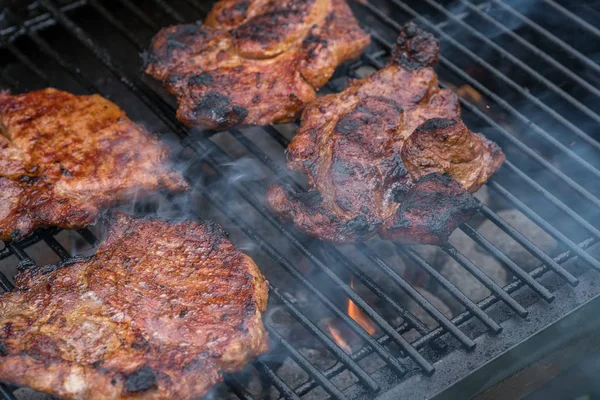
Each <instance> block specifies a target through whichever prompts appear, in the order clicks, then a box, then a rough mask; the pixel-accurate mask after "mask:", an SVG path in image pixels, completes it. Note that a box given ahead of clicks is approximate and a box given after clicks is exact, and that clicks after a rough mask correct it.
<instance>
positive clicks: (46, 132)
mask: <svg viewBox="0 0 600 400" xmlns="http://www.w3.org/2000/svg"><path fill="white" fill-rule="evenodd" d="M169 157H170V152H169V149H168V147H166V146H165V145H162V144H160V142H159V141H158V140H156V139H155V138H154V137H153V136H152V135H151V134H150V133H149V132H148V131H147V130H146V129H144V128H143V127H142V126H140V125H137V124H135V123H133V122H132V121H131V120H130V119H129V118H127V116H126V115H125V113H124V112H123V110H121V109H120V108H119V107H117V106H116V105H115V104H113V103H111V102H110V101H108V100H106V99H104V98H102V97H100V96H98V95H92V96H76V95H73V94H70V93H67V92H62V91H59V90H56V89H44V90H39V91H35V92H31V93H25V94H19V95H10V94H9V93H7V92H0V240H5V241H6V240H17V239H21V238H23V237H25V236H27V235H29V234H30V233H31V232H33V231H34V230H35V229H36V228H37V227H43V226H59V227H61V228H75V227H82V226H85V225H88V224H90V223H93V222H94V221H95V220H96V218H97V216H98V213H99V210H100V209H102V208H105V207H109V206H111V205H114V204H115V203H117V202H120V201H123V200H127V199H131V198H133V197H134V196H136V195H138V194H139V193H140V192H146V191H154V190H157V189H163V188H164V189H168V190H172V191H175V192H177V191H182V190H185V189H187V183H186V182H185V181H184V179H183V177H182V176H181V175H180V174H179V173H177V172H175V171H173V170H172V169H171V166H170V164H169Z"/></svg>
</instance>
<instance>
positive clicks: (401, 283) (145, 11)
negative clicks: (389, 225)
mask: <svg viewBox="0 0 600 400" xmlns="http://www.w3.org/2000/svg"><path fill="white" fill-rule="evenodd" d="M9 3H10V4H9ZM361 3H362V2H357V3H353V4H352V8H353V10H354V12H355V15H356V16H357V18H358V19H359V20H360V22H361V24H362V26H363V27H364V28H365V29H366V30H368V32H369V33H370V34H371V35H372V45H371V46H370V48H369V49H368V51H367V53H366V54H365V55H363V56H362V57H361V59H360V60H357V61H355V62H352V63H349V64H347V65H344V66H342V67H341V68H340V69H339V71H338V72H337V73H336V75H335V76H334V78H333V79H332V80H331V81H330V83H329V84H328V85H327V87H326V88H324V89H323V90H322V92H324V93H327V92H337V91H340V90H342V89H343V88H344V87H345V85H346V83H347V80H348V79H349V78H357V77H361V76H364V75H365V74H366V73H368V72H370V71H372V70H373V69H374V68H380V67H381V66H382V65H383V64H384V62H385V60H386V57H387V56H388V54H389V50H390V47H391V45H392V44H393V42H394V40H395V37H396V35H397V32H398V31H399V29H400V26H401V24H403V23H404V22H407V21H409V20H414V21H415V22H417V23H418V24H419V25H420V26H421V27H422V28H424V29H427V30H429V31H431V32H432V33H434V34H435V36H436V37H437V38H438V39H439V40H440V43H441V46H442V57H441V58H440V63H439V65H438V67H437V68H436V70H437V72H438V74H439V76H440V85H441V86H443V87H448V88H452V89H453V90H455V91H456V92H457V93H458V94H459V95H460V96H461V106H462V109H463V119H464V121H465V123H466V124H467V125H468V126H469V127H470V128H471V129H472V130H473V131H476V132H477V131H479V132H482V133H484V134H485V135H486V136H487V137H488V138H490V139H492V140H494V141H496V142H497V143H499V144H500V145H501V147H502V148H503V150H504V151H505V153H506V154H507V161H506V163H505V165H504V167H503V168H502V170H501V171H500V172H499V173H498V174H497V175H496V176H495V177H494V178H493V179H492V180H491V181H490V182H489V183H488V185H486V187H485V188H483V189H482V190H480V192H478V194H477V197H478V198H479V199H480V200H481V201H482V202H483V203H484V206H483V207H482V212H481V215H480V216H478V217H477V218H474V219H473V220H472V221H470V222H469V223H468V224H465V225H463V226H462V227H461V228H460V229H459V230H457V232H455V233H454V234H453V235H452V237H451V240H450V243H449V244H447V245H445V246H442V247H441V248H434V247H431V246H413V247H407V246H400V245H393V244H390V243H384V242H382V241H380V240H378V239H373V240H371V241H369V242H368V243H366V244H359V245H355V246H333V245H330V244H327V243H323V242H320V241H318V240H311V239H310V238H307V237H305V236H304V235H303V234H301V233H299V232H297V231H296V230H295V229H294V228H293V227H291V226H284V225H282V224H281V223H279V222H278V221H277V220H276V219H275V218H274V217H273V216H272V215H271V214H270V213H269V212H268V210H267V209H266V208H265V206H264V201H263V200H264V194H265V191H266V189H267V188H268V185H269V184H270V183H272V182H274V181H275V179H286V180H289V181H290V182H292V184H294V185H298V186H302V185H303V184H304V182H302V179H301V178H299V177H298V176H290V175H288V173H287V172H286V169H285V166H284V162H283V161H284V159H283V149H284V148H285V146H287V144H288V143H289V140H290V138H291V137H293V134H294V132H295V129H296V128H297V125H296V124H289V125H286V126H274V127H264V128H244V129H232V130H229V131H227V132H222V133H214V132H200V131H197V130H192V129H188V128H186V127H184V126H182V125H181V124H179V122H178V121H177V120H176V119H175V104H174V101H173V99H172V98H171V96H169V95H168V94H166V93H165V92H164V91H163V90H162V88H161V87H160V84H158V83H157V82H155V81H153V80H152V79H151V78H148V77H145V76H143V74H142V73H141V64H142V60H141V57H140V53H142V52H143V51H144V50H145V49H146V48H147V47H148V45H149V43H150V39H151V37H152V35H153V34H154V33H156V32H157V31H158V30H159V29H160V28H161V27H164V26H167V25H170V24H175V23H182V22H190V21H194V20H202V19H203V17H204V15H205V14H206V12H207V11H208V10H209V9H210V7H211V3H210V2H203V1H194V0H188V1H184V0H178V1H172V2H166V1H164V0H152V1H146V2H133V1H130V0H80V1H68V0H61V1H56V0H40V1H36V2H32V3H26V4H23V2H19V1H13V2H7V5H6V6H3V7H2V12H1V14H0V60H2V62H1V68H0V88H6V89H10V90H11V91H14V92H25V91H29V90H34V89H38V88H43V87H46V86H53V87H56V88H58V89H62V90H68V91H72V92H74V93H77V94H84V93H90V92H97V93H100V94H102V95H103V96H105V97H107V98H109V99H110V100H112V101H113V102H115V103H117V104H118V105H119V106H120V107H122V108H123V109H124V110H125V111H126V112H127V113H128V115H129V116H130V117H131V119H133V120H134V121H139V122H141V123H144V124H145V125H146V126H148V127H149V128H150V129H151V130H153V131H156V132H160V133H162V134H163V137H164V139H165V140H166V141H167V142H168V143H170V144H172V146H173V148H174V149H175V150H176V151H175V152H174V154H176V155H177V162H178V163H179V165H180V167H181V168H182V169H183V170H184V172H185V175H186V177H187V179H188V180H189V181H190V183H192V184H193V185H194V191H193V193H192V194H191V195H190V196H189V197H185V198H172V197H170V196H168V195H162V194H161V195H158V196H157V197H156V198H152V199H146V200H144V202H143V204H142V203H138V204H135V205H125V206H124V207H125V208H126V209H127V210H128V211H132V212H138V213H147V212H151V213H158V214H159V215H163V216H169V217H173V218H178V217H179V218H181V217H189V216H190V215H191V216H194V217H198V218H202V219H214V220H217V221H219V222H220V223H221V224H222V225H223V226H224V227H225V229H226V230H227V231H228V232H230V233H231V236H232V239H233V241H234V242H235V243H237V244H238V245H239V246H240V247H241V248H243V249H244V250H245V251H246V252H248V254H250V255H251V256H252V257H253V258H254V259H255V260H256V262H257V264H258V265H259V266H260V267H261V270H262V271H263V273H264V274H265V276H266V277H267V279H268V280H269V281H270V303H269V311H268V312H267V314H266V316H265V320H266V326H267V329H268V330H269V332H270V335H271V339H272V350H271V352H270V353H269V354H267V355H265V356H264V357H262V358H261V359H259V360H258V361H256V362H254V363H252V364H251V365H249V366H248V367H247V368H246V369H245V370H244V371H242V372H241V373H238V374H235V375H230V376H227V377H226V379H225V384H224V385H221V387H218V388H216V389H215V391H214V393H213V394H214V396H215V398H222V397H223V398H228V396H230V397H231V398H236V397H235V396H237V397H239V398H241V399H253V398H256V399H262V398H279V397H283V398H289V399H298V398H303V399H320V398H328V397H330V398H335V399H345V398H348V399H367V398H373V397H376V396H379V395H381V397H382V398H386V397H387V398H397V397H396V395H397V394H398V393H402V395H403V396H405V397H406V398H413V396H421V397H424V396H432V395H434V394H435V393H437V392H439V391H440V390H442V389H443V388H445V387H446V386H448V385H450V384H451V383H453V382H455V381H457V380H459V379H460V378H462V377H464V376H465V375H467V374H468V373H469V371H470V370H472V369H475V368H477V367H479V366H481V365H483V364H484V363H485V362H488V361H489V360H491V359H492V358H494V357H496V356H497V355H499V354H501V353H502V352H503V351H505V350H506V349H508V348H509V347H511V346H513V345H515V344H517V343H519V342H522V341H523V340H525V339H526V338H528V337H529V336H531V335H532V334H533V333H535V332H537V331H538V330H540V329H541V328H542V327H544V326H546V325H547V324H550V323H552V322H555V321H557V320H558V319H560V318H561V317H563V316H564V315H566V314H567V313H568V312H570V311H571V310H573V309H575V308H576V307H577V306H579V305H582V304H584V303H586V302H588V301H590V300H591V299H593V298H595V297H596V296H598V295H599V294H600V285H598V283H599V282H598V281H599V277H598V274H597V273H596V272H595V271H594V270H600V261H599V259H600V258H599V253H600V252H599V251H597V249H596V248H597V246H594V245H595V244H596V242H597V240H598V239H600V231H599V230H598V222H599V218H598V217H599V212H600V198H599V196H600V184H599V183H600V180H599V177H600V157H599V154H600V142H599V141H598V139H599V137H600V130H599V129H598V126H599V125H598V122H600V115H599V112H600V102H598V101H597V98H598V97H600V89H598V83H599V82H600V65H599V64H598V61H599V60H598V57H599V56H598V55H599V54H600V40H598V39H600V30H598V29H597V28H595V26H594V25H595V21H597V20H598V17H600V15H599V14H600V11H598V10H596V9H594V8H592V6H590V5H588V4H587V2H584V1H576V2H563V5H561V4H558V3H557V2H555V1H554V0H537V1H527V2H514V1H501V0H489V1H478V0H473V1H472V0H459V1H442V0H438V1H434V0H424V1H399V0H371V1H369V2H366V3H365V4H361ZM0 4H2V3H1V2H0ZM584 38H585V39H584ZM92 230H93V231H94V232H92V231H90V230H81V231H77V232H65V231H62V232H60V231H58V230H53V229H49V230H43V231H39V232H37V233H36V234H35V235H33V236H32V237H30V238H28V239H26V240H24V241H22V242H20V243H6V244H4V246H3V247H0V271H1V273H0V285H1V286H2V289H3V290H4V291H8V290H11V288H12V283H11V282H12V276H13V275H14V274H15V273H16V271H17V270H18V269H23V268H27V267H29V266H31V265H33V264H35V263H37V264H45V263H52V262H57V261H58V260H59V259H66V258H69V257H71V256H72V255H73V254H76V253H78V252H82V251H87V249H89V246H90V245H93V244H94V243H95V242H96V240H97V239H96V236H98V235H99V234H100V233H101V230H100V229H97V228H96V229H92ZM0 246H2V245H0ZM52 253H53V254H52ZM348 299H349V300H351V302H352V303H349V301H348ZM352 304H353V305H354V307H353V308H354V309H356V308H358V309H360V313H361V315H362V316H363V317H365V316H366V317H368V318H364V319H366V320H370V321H371V323H372V326H366V324H365V323H364V322H363V323H359V322H357V321H355V319H353V318H352V317H350V316H349V315H348V311H349V308H350V306H351V305H352ZM367 323H368V322H367ZM336 335H337V336H338V337H337V338H336ZM340 337H341V338H342V339H341V340H342V341H343V342H340ZM338 343H339V344H338ZM423 376H428V377H427V378H424V379H422V377H423ZM16 389H17V388H14V387H9V386H6V385H4V386H1V387H0V392H1V393H2V396H3V398H5V399H14V398H15V395H14V394H13V391H14V390H16ZM392 389H393V390H392ZM390 390H392V391H390ZM16 393H17V394H18V395H19V396H22V395H23V393H22V392H20V391H17V392H16ZM19 393H20V394H19ZM386 393H387V394H386ZM394 393H396V395H395V394H394Z"/></svg>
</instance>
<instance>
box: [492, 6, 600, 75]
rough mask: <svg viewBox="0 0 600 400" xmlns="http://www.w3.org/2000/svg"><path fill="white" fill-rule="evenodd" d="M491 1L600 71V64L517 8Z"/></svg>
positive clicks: (591, 67)
mask: <svg viewBox="0 0 600 400" xmlns="http://www.w3.org/2000/svg"><path fill="white" fill-rule="evenodd" d="M491 1H493V2H494V3H495V4H497V5H499V6H500V7H502V8H503V9H505V10H506V11H508V12H509V13H510V14H512V15H514V16H515V17H517V18H518V19H520V20H521V21H523V22H525V23H526V24H527V25H529V27H531V28H532V29H534V30H535V31H536V32H538V33H539V34H541V35H543V36H544V37H545V38H546V39H548V40H550V41H552V42H553V43H554V44H556V45H558V46H559V47H560V48H562V49H563V50H565V51H567V52H568V53H570V54H571V55H572V56H573V57H574V58H576V59H578V60H579V61H581V62H582V63H584V64H585V65H586V66H587V67H589V68H590V69H592V70H594V71H596V72H598V73H600V66H598V64H596V63H594V62H593V61H592V60H590V59H589V58H588V57H586V56H585V55H583V54H582V53H581V52H579V51H577V50H576V49H575V48H573V47H572V46H571V45H569V44H567V43H566V42H564V41H563V40H561V39H559V38H558V37H557V36H555V35H554V34H552V33H551V32H549V31H547V30H546V29H544V28H542V27H541V26H540V25H538V24H537V23H535V22H534V21H532V20H531V19H529V18H528V17H526V16H525V15H523V14H521V13H520V12H518V11H517V10H515V9H514V8H512V7H511V6H509V5H508V4H505V3H503V2H501V1H498V0H491ZM579 20H580V21H582V22H584V23H585V21H583V20H581V19H579ZM582 25H583V26H585V24H582Z"/></svg>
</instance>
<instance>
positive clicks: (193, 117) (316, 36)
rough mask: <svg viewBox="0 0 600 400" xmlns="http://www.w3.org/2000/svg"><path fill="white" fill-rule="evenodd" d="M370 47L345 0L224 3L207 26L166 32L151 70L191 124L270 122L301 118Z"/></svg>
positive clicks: (154, 50) (155, 46)
mask: <svg viewBox="0 0 600 400" xmlns="http://www.w3.org/2000/svg"><path fill="white" fill-rule="evenodd" d="M368 44H369V37H368V35H366V34H365V33H364V32H363V31H362V30H361V29H360V28H359V26H358V23H357V22H356V20H355V19H354V16H353V15H352V11H351V10H350V8H349V7H348V5H347V4H346V2H345V0H221V1H219V2H218V3H217V4H216V5H215V6H214V8H213V9H212V11H211V12H210V13H209V15H208V16H207V18H206V20H205V21H204V24H202V25H198V24H190V25H176V26H170V27H168V28H165V29H163V30H161V31H160V32H159V33H158V34H157V35H156V36H155V37H154V39H153V41H152V46H151V49H150V52H149V54H148V60H147V65H146V73H148V74H150V75H152V76H153V77H155V78H156V79H159V80H161V81H163V82H164V84H165V87H166V88H167V89H168V90H169V91H170V92H172V93H173V94H175V95H176V96H177V98H178V102H179V109H178V110H177V117H178V118H179V120H181V121H182V122H183V123H185V124H187V125H189V126H201V127H207V128H211V129H226V128H228V127H232V126H234V125H238V124H249V125H268V124H270V123H277V122H290V121H293V120H294V119H296V118H297V117H298V115H299V114H300V112H301V111H302V109H303V108H304V106H305V105H306V103H307V102H309V101H310V100H313V99H314V98H315V97H316V93H315V91H316V90H317V89H319V88H320V87H321V86H323V85H324V84H325V83H326V82H327V81H328V80H329V78H331V76H332V75H333V72H334V70H335V68H336V67H337V66H338V65H339V64H341V63H342V62H344V61H346V60H348V59H352V58H355V57H357V56H358V55H360V53H361V52H362V51H363V49H364V48H365V47H366V46H367V45H368Z"/></svg>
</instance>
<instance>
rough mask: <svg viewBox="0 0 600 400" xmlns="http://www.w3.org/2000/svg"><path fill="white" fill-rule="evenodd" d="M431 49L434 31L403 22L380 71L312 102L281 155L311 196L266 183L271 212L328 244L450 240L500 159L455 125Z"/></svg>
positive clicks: (451, 100)
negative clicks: (374, 237) (300, 173)
mask: <svg viewBox="0 0 600 400" xmlns="http://www.w3.org/2000/svg"><path fill="white" fill-rule="evenodd" d="M438 52H439V45H438V42H437V41H436V40H435V38H434V37H433V36H432V35H431V34H429V33H426V32H423V31H421V30H420V29H418V28H417V27H416V25H414V24H408V25H406V26H405V27H403V30H402V32H401V34H400V37H399V38H398V43H397V45H396V47H395V49H394V52H393V56H392V59H391V61H390V62H389V63H388V64H387V65H386V66H385V67H384V68H382V69H381V70H380V71H377V72H376V73H374V74H373V75H371V76H369V77H367V78H364V79H361V80H359V81H355V82H352V83H350V85H349V87H348V88H347V89H346V90H344V91H343V92H342V93H339V94H330V95H327V96H323V97H320V98H319V99H318V100H315V101H313V102H311V103H310V104H309V105H308V106H307V107H306V109H305V110H304V113H303V114H302V123H301V126H300V129H299V130H298V134H297V135H296V137H295V138H294V140H293V141H292V142H291V143H290V146H289V147H288V149H287V160H288V167H289V168H291V169H293V170H297V171H304V172H306V173H307V174H308V177H309V184H310V186H311V190H309V191H308V192H297V191H295V190H294V189H293V188H291V187H288V186H285V185H284V186H273V187H272V188H271V189H270V190H269V193H268V194H267V203H268V205H269V206H270V208H271V209H272V210H273V211H274V212H275V213H276V214H277V215H278V216H279V217H281V218H282V219H285V220H293V221H294V222H295V223H296V225H297V226H298V227H299V228H300V229H301V230H303V231H305V232H307V233H308V234H310V235H311V236H315V237H319V238H321V239H324V240H329V241H333V242H340V243H347V242H356V241H362V240H366V239H368V238H369V237H370V236H372V235H374V234H376V233H378V234H379V235H380V236H382V237H383V238H386V239H390V240H393V241H398V242H405V243H440V242H443V241H445V240H447V238H448V236H449V235H450V233H451V232H452V231H453V230H454V229H455V228H456V227H457V226H458V225H460V224H461V223H462V222H464V221H465V220H467V219H468V218H470V217H471V216H472V215H473V214H474V213H476V212H477V210H478V202H477V201H476V200H475V199H474V198H473V197H472V196H471V195H470V194H469V193H468V192H474V191H476V190H477V189H478V188H479V187H480V186H481V185H483V184H484V183H485V182H486V181H487V180H488V179H489V177H490V176H491V175H492V174H493V173H494V172H495V171H496V170H498V168H500V166H501V165H502V163H503V162H504V154H503V153H502V150H500V148H499V147H498V146H497V145H496V144H495V143H492V142H490V141H489V140H487V139H486V138H485V137H483V136H482V135H480V134H477V133H473V132H471V131H470V130H469V129H468V128H467V127H466V126H465V125H464V124H463V123H462V121H461V120H460V109H459V102H458V98H457V96H456V95H455V94H454V93H452V92H451V91H448V90H442V89H440V88H439V86H438V81H437V76H436V74H435V72H434V71H433V69H432V66H433V65H435V63H437V59H438ZM450 178H452V179H450Z"/></svg>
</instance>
